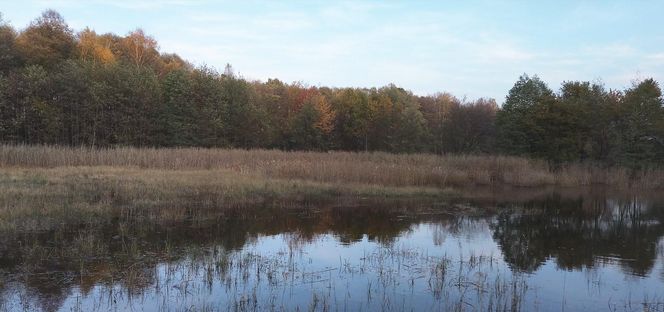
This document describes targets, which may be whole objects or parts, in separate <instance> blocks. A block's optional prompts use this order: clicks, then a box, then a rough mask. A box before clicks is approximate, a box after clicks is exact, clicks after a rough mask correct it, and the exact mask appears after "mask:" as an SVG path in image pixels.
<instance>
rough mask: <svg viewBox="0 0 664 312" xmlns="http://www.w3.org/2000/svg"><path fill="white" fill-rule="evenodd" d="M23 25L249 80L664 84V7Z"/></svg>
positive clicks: (418, 85)
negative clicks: (110, 38)
mask: <svg viewBox="0 0 664 312" xmlns="http://www.w3.org/2000/svg"><path fill="white" fill-rule="evenodd" d="M0 3H1V6H0V12H2V14H3V16H4V19H5V20H8V21H10V22H11V23H12V24H13V25H14V26H15V27H17V28H23V27H25V26H26V25H27V24H28V23H29V22H30V21H31V20H32V19H34V18H35V17H37V16H38V15H39V14H40V12H41V11H43V10H45V9H47V8H53V9H56V10H57V11H59V12H60V13H61V14H62V15H63V16H64V17H65V19H66V20H67V21H68V23H69V24H70V26H72V27H73V28H74V29H75V30H80V29H82V28H83V27H85V26H90V27H91V28H93V29H95V30H96V31H97V32H114V33H117V34H122V35H123V34H126V33H127V32H129V31H131V30H133V29H135V28H137V27H141V28H143V29H144V30H145V31H146V32H147V33H148V34H151V35H152V36H154V37H155V38H156V39H157V40H158V42H159V44H160V49H161V51H164V52H175V53H178V54H180V55H181V56H183V57H184V58H186V59H188V60H190V61H192V62H193V63H194V64H198V65H201V64H207V65H209V66H213V67H216V68H218V69H220V70H221V69H223V66H224V65H225V64H226V63H231V64H232V65H233V67H234V68H235V69H236V71H238V72H240V74H242V75H243V76H244V77H246V78H249V79H261V80H265V79H267V78H270V77H276V78H279V79H281V80H284V81H287V82H292V81H301V82H304V83H306V84H309V85H326V86H338V87H343V86H354V87H371V86H382V85H385V84H388V83H390V82H393V83H395V84H397V85H399V86H402V87H404V88H407V89H410V90H412V91H414V92H415V93H417V94H422V95H424V94H431V93H434V92H438V91H447V92H451V93H453V94H454V95H457V96H460V97H463V96H467V97H468V98H477V97H482V96H485V97H494V98H496V99H497V100H498V102H499V103H500V102H502V101H503V100H504V97H505V95H506V94H507V91H508V90H509V88H510V87H511V86H512V84H513V83H514V81H515V80H516V79H517V78H518V76H519V75H520V74H522V73H524V72H525V73H529V74H538V75H539V76H540V77H541V78H542V79H544V80H545V81H546V82H548V83H549V85H550V86H551V87H552V88H554V89H558V87H559V85H560V83H561V82H562V81H563V80H592V81H596V80H599V79H601V81H603V82H604V83H605V84H606V85H607V86H608V87H610V88H620V89H622V88H625V87H628V86H630V85H631V82H632V81H633V80H635V79H639V78H645V77H654V78H655V79H657V80H659V81H662V82H664V13H663V12H664V1H654V0H653V1H638V0H632V1H610V0H604V1H599V0H597V1H579V0H577V1H573V0H559V1H525V0H523V1H383V2H379V1H204V0H200V1H199V0H192V1H185V0H165V1H138V0H135V1H123V0H115V1H112V0H90V1H71V0H55V1H0Z"/></svg>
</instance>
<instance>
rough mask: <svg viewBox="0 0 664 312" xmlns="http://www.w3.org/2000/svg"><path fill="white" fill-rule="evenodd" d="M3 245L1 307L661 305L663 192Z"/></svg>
mask: <svg viewBox="0 0 664 312" xmlns="http://www.w3.org/2000/svg"><path fill="white" fill-rule="evenodd" d="M478 198H481V199H476V200H460V201H456V202H455V203H448V204H441V203H438V204H419V205H418V204H403V203H402V204H399V205H391V206H389V207H388V206H380V207H376V206H370V207H324V208H309V209H266V208H262V209H255V210H247V209H245V210H237V211H232V212H229V213H228V214H227V215H225V216H224V217H223V218H220V219H218V220H214V222H196V223H194V222H188V223H182V224H169V225H164V224H160V225H157V224H127V223H121V222H120V223H117V222H115V223H111V224H108V225H105V226H103V227H95V228H86V227H81V228H78V229H71V230H68V231H60V232H54V233H7V234H6V235H4V237H3V238H1V239H0V241H1V242H2V245H0V311H4V310H8V311H14V310H27V311H38V310H47V311H57V310H62V311H116V310H118V311H124V310H133V311H161V310H175V311H199V310H208V311H217V310H222V311H226V310H234V311H237V310H239V311H264V310H276V311H281V310H286V311H292V310H300V311H309V310H316V311H372V310H396V311H401V310H407V311H440V310H462V311H487V310H508V311H561V310H565V311H664V238H662V237H663V236H664V201H662V200H661V198H658V196H657V195H654V196H653V195H649V196H645V195H639V196H637V195H618V194H614V193H612V192H610V191H602V192H590V191H589V192H574V193H572V194H567V193H565V192H559V191H553V192H549V191H547V192H539V193H537V194H535V195H532V196H526V195H523V194H519V195H511V194H504V193H501V194H493V195H491V196H487V195H486V194H483V195H482V196H480V195H478Z"/></svg>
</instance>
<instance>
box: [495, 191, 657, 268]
mask: <svg viewBox="0 0 664 312" xmlns="http://www.w3.org/2000/svg"><path fill="white" fill-rule="evenodd" d="M523 208H524V209H523V213H521V214H512V213H509V212H505V213H502V214H499V215H498V216H497V217H496V221H495V222H494V224H493V225H492V228H493V236H494V239H495V240H496V242H497V243H498V244H499V245H500V247H501V249H502V251H503V255H504V257H505V260H506V262H507V263H508V264H510V265H511V266H512V267H514V268H515V269H518V270H523V271H527V272H533V271H535V270H537V269H538V268H539V267H540V266H541V265H542V264H543V263H544V262H545V261H546V260H547V259H549V258H555V261H556V263H557V264H558V265H559V266H560V267H562V268H565V269H577V268H583V267H591V266H593V265H594V264H595V263H596V261H618V262H619V263H620V264H621V266H622V267H623V269H625V270H626V271H627V272H628V273H632V274H637V275H645V274H647V273H648V272H650V271H651V270H652V267H653V265H654V262H655V260H656V258H657V249H658V248H657V243H658V240H659V238H660V237H662V235H663V234H664V226H663V224H662V222H664V217H663V216H662V210H663V209H662V208H664V207H661V206H658V204H656V203H650V202H647V201H644V200H641V199H639V198H636V197H632V198H623V199H614V200H607V199H606V197H603V196H589V197H576V198H565V197H562V196H560V195H556V194H554V195H552V196H549V197H548V198H546V199H545V200H541V201H536V202H534V201H533V202H528V203H526V204H524V205H523Z"/></svg>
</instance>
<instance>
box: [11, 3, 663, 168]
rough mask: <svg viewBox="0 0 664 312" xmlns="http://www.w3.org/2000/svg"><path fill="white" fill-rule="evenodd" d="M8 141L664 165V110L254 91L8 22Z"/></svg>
mask: <svg viewBox="0 0 664 312" xmlns="http://www.w3.org/2000/svg"><path fill="white" fill-rule="evenodd" d="M0 142H6V143H25V144H63V145H91V146H117V145H132V146H154V147H159V146H201V147H238V148H280V149H297V150H330V149H336V150H351V151H387V152H406V153H411V152H430V153H440V154H443V153H460V154H469V153H473V154H509V155H520V156H528V157H536V158H541V159H544V160H546V161H548V162H549V163H550V164H551V165H552V167H553V168H555V167H556V166H559V165H561V164H564V163H566V162H574V161H593V162H597V163H601V164H606V165H624V166H629V167H633V168H643V167H650V166H662V165H664V100H663V98H662V92H661V89H660V86H659V84H658V83H657V82H656V81H655V80H653V79H644V80H642V81H638V82H635V83H634V84H633V86H631V87H630V88H628V89H627V90H622V91H619V90H606V88H605V87H604V86H603V85H602V84H601V83H592V82H584V81H567V82H564V83H563V84H562V86H561V87H560V89H559V91H558V92H554V91H553V90H552V89H550V88H549V86H547V84H546V83H545V82H543V81H542V80H541V79H540V78H539V77H537V76H534V75H533V76H529V75H526V74H524V75H522V76H521V77H519V79H518V80H517V81H516V83H515V84H514V86H513V87H512V89H511V90H509V94H508V96H507V97H506V99H505V102H504V104H503V105H502V107H501V106H499V105H498V104H497V102H496V101H495V100H494V99H478V100H474V101H468V100H465V99H459V98H457V97H454V96H453V95H451V94H448V93H440V94H434V95H429V96H417V95H415V94H413V93H412V92H410V91H408V90H405V89H403V88H400V87H398V86H396V85H392V84H390V85H387V86H384V87H380V88H370V89H366V88H328V87H312V86H307V85H305V84H302V83H299V82H294V83H284V82H282V81H280V80H278V79H269V80H268V81H264V82H263V81H250V80H247V79H244V78H243V77H239V76H237V75H236V74H235V73H234V71H233V69H232V67H231V66H230V65H228V66H227V67H226V68H225V69H224V71H223V73H219V72H217V71H216V70H214V69H212V68H209V67H198V68H197V67H194V66H192V65H191V64H190V63H188V62H187V61H185V60H183V59H182V58H181V57H179V56H178V55H177V54H173V53H163V52H161V51H160V50H159V45H158V43H157V40H156V39H155V38H153V37H151V36H150V35H148V34H146V33H145V32H144V31H143V30H141V29H136V30H134V31H131V32H129V33H127V34H125V35H124V36H121V35H116V34H110V33H108V34H98V33H96V32H95V31H94V30H93V29H91V28H85V29H83V30H81V31H79V32H75V31H74V30H72V29H71V28H70V27H69V25H67V23H66V22H65V20H64V18H63V17H62V16H61V15H60V14H58V13H57V12H55V11H52V10H48V11H45V12H44V13H43V14H42V15H41V16H40V17H38V18H36V19H35V20H34V21H32V22H31V23H30V24H29V25H28V26H27V27H26V28H24V29H20V30H16V29H14V28H13V27H12V26H11V25H9V24H7V23H5V22H3V21H2V19H1V16H0Z"/></svg>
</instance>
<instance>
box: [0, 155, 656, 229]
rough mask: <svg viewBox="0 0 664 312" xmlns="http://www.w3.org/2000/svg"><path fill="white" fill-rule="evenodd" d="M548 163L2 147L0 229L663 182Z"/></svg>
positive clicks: (648, 174) (649, 175)
mask: <svg viewBox="0 0 664 312" xmlns="http://www.w3.org/2000/svg"><path fill="white" fill-rule="evenodd" d="M547 168H548V167H547V165H546V164H545V163H543V162H540V161H537V160H529V159H524V158H516V157H503V156H436V155H425V154H412V155H394V154H387V153H351V152H330V153H320V152H284V151H275V150H237V149H235V150H227V149H201V148H176V149H152V148H129V147H126V148H124V147H121V148H111V149H96V148H89V147H76V148H73V147H59V146H25V145H0V230H21V231H41V230H48V229H53V228H55V227H65V226H70V225H76V224H96V223H105V222H109V221H110V220H111V219H120V220H123V221H125V222H135V221H157V222H170V221H178V220H206V219H213V218H215V217H216V216H218V215H219V214H223V213H224V210H226V209H229V208H239V207H249V206H259V207H260V206H307V205H309V206H315V205H320V204H330V203H332V204H338V205H346V206H353V205H357V203H358V202H359V201H374V202H378V203H381V202H385V201H397V200H404V199H406V200H407V199H412V198H417V199H425V200H428V201H434V202H436V201H438V202H440V201H442V200H446V199H449V198H451V197H454V196H458V195H459V194H461V192H460V191H459V190H460V189H466V190H471V193H473V194H474V193H475V192H476V191H477V190H479V189H481V188H485V189H486V188H489V189H491V190H492V191H491V192H492V193H495V187H498V186H500V187H504V186H510V187H517V188H521V187H551V186H555V187H559V186H562V187H578V186H592V185H598V184H599V185H605V186H607V185H608V186H610V187H614V188H622V189H629V188H639V189H653V190H656V189H658V188H661V187H663V186H664V174H663V173H662V172H661V171H642V172H638V173H635V172H630V171H629V170H627V169H623V168H599V167H595V166H586V165H582V164H574V165H569V166H566V167H563V168H562V169H560V170H559V171H556V172H552V171H549V170H548V169H547ZM466 193H467V191H466Z"/></svg>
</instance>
